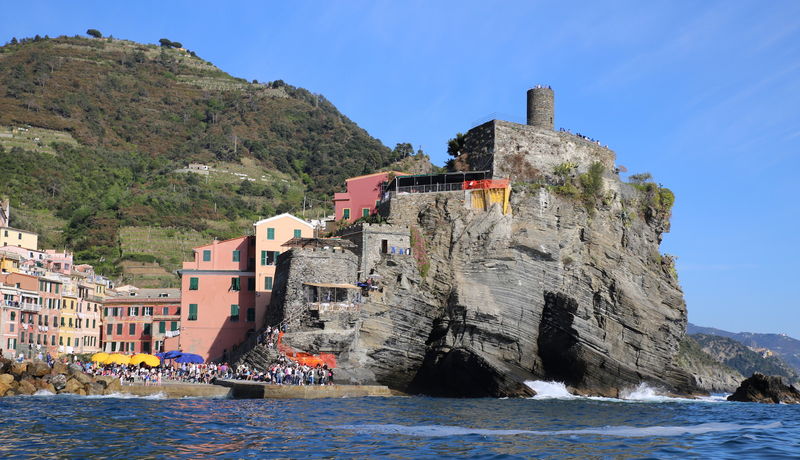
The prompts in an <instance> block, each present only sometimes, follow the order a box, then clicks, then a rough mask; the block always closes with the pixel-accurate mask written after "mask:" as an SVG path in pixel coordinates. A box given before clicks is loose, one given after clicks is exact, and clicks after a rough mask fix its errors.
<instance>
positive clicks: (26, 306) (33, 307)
mask: <svg viewBox="0 0 800 460" xmlns="http://www.w3.org/2000/svg"><path fill="white" fill-rule="evenodd" d="M19 307H20V308H21V309H23V310H25V311H42V306H41V305H39V304H36V303H29V302H20V303H19Z"/></svg>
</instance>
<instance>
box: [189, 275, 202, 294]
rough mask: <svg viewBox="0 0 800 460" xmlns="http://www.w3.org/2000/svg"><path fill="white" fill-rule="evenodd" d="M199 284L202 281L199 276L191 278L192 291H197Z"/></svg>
mask: <svg viewBox="0 0 800 460" xmlns="http://www.w3.org/2000/svg"><path fill="white" fill-rule="evenodd" d="M199 284H200V283H199V279H198V278H189V290H190V291H196V290H197V288H198V285H199Z"/></svg>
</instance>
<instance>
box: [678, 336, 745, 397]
mask: <svg viewBox="0 0 800 460" xmlns="http://www.w3.org/2000/svg"><path fill="white" fill-rule="evenodd" d="M676 363H677V364H678V367H680V368H681V369H683V370H684V371H686V372H688V373H689V374H691V375H692V376H693V377H694V378H695V381H696V382H697V385H698V386H699V387H700V388H702V389H704V390H706V391H709V392H712V393H718V392H725V393H732V392H734V391H736V388H738V387H739V384H740V383H741V382H742V380H744V376H742V374H741V373H739V371H737V370H735V369H733V368H731V367H730V366H727V365H725V364H722V363H721V362H720V361H719V360H717V359H714V358H713V357H711V356H709V354H708V353H706V352H705V351H703V347H701V346H700V344H699V343H697V341H696V340H694V339H693V338H692V337H690V336H688V335H687V336H684V338H683V340H681V343H680V348H679V349H678V356H677V357H676Z"/></svg>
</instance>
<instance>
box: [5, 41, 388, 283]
mask: <svg viewBox="0 0 800 460" xmlns="http://www.w3.org/2000/svg"><path fill="white" fill-rule="evenodd" d="M162 41H163V40H162ZM177 45H179V44H177V43H171V42H170V41H169V40H166V46H158V45H146V44H139V43H134V42H130V41H124V40H117V39H110V38H81V37H58V38H47V37H45V38H40V37H38V36H37V37H36V38H35V39H24V40H17V39H16V38H15V39H13V40H11V42H10V43H8V44H6V45H5V46H3V47H2V48H0V152H2V153H1V154H0V168H2V171H3V181H0V194H2V195H7V196H9V197H10V198H11V203H12V225H15V226H19V227H23V228H29V229H31V230H34V231H39V232H41V233H43V236H44V241H43V243H44V245H51V246H61V245H64V246H66V247H69V248H72V249H73V250H75V251H76V255H77V256H78V258H79V259H80V260H81V261H87V262H93V263H95V264H100V265H101V266H102V267H103V268H104V269H105V270H106V271H113V270H114V269H115V267H117V266H118V262H119V261H120V258H121V257H123V256H124V255H125V254H124V253H125V248H124V244H125V242H124V241H121V239H120V231H121V229H123V228H128V227H131V226H133V227H136V226H139V227H141V226H153V227H162V228H163V227H172V228H177V229H192V231H194V232H199V233H200V235H201V236H202V237H211V236H220V237H229V236H232V235H234V234H236V233H237V232H240V231H242V230H243V229H246V228H248V226H249V224H248V223H247V222H252V220H253V219H257V218H259V217H262V216H268V215H271V214H272V213H275V212H282V211H295V212H299V211H300V206H301V203H302V202H303V196H304V195H306V198H307V202H309V203H312V204H315V205H316V206H317V208H318V209H317V210H316V211H312V212H315V213H316V214H321V213H322V212H323V208H324V206H325V203H324V200H329V196H330V194H331V193H332V192H333V191H335V190H339V189H341V187H342V186H343V181H344V179H345V178H346V177H348V176H354V175H359V174H364V173H370V172H373V171H376V170H379V169H381V168H383V167H386V166H387V165H389V164H390V163H392V162H393V161H395V160H396V159H398V156H399V155H401V153H400V152H398V149H395V150H394V151H393V150H391V149H389V148H387V147H386V146H384V145H382V143H381V142H380V141H379V140H377V139H374V138H372V137H371V136H370V135H369V134H368V133H367V132H366V131H364V130H363V129H361V128H359V127H358V126H357V125H356V124H355V123H353V122H352V121H350V120H349V119H348V118H347V117H345V116H344V115H342V114H341V113H339V111H338V110H337V109H336V108H335V107H334V106H333V105H332V104H331V103H330V102H329V101H327V100H326V99H325V98H324V97H323V96H321V95H317V94H313V93H311V92H309V91H307V90H305V89H302V88H296V87H293V86H291V85H288V84H285V83H283V82H282V81H280V80H278V81H273V82H270V83H258V82H256V81H253V82H247V81H245V80H242V79H239V78H234V77H232V76H230V75H228V74H227V73H225V72H223V71H222V70H220V69H218V68H216V67H215V66H213V65H212V64H211V63H209V62H207V61H204V60H203V59H201V58H200V57H197V56H196V55H195V53H194V52H193V51H187V50H186V49H183V48H180V47H179V46H177ZM188 163H204V164H208V165H210V166H211V167H212V168H213V170H214V171H213V172H212V174H210V175H209V176H205V177H204V176H201V175H198V174H192V173H181V172H176V170H178V169H180V168H185V167H186V166H187V164H188ZM327 206H330V203H328V204H327ZM14 209H16V210H17V212H16V213H15V212H14V211H13V210H14ZM15 216H16V217H15ZM176 258H177V257H176ZM173 262H176V261H174V260H173Z"/></svg>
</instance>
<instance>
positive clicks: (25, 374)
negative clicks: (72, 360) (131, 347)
mask: <svg viewBox="0 0 800 460" xmlns="http://www.w3.org/2000/svg"><path fill="white" fill-rule="evenodd" d="M120 389H121V384H120V381H119V379H118V378H115V377H97V378H92V377H90V376H89V375H87V374H85V373H84V372H83V369H82V368H81V367H80V366H78V365H76V364H72V365H69V366H67V365H66V364H63V363H55V364H54V365H53V367H50V366H49V365H48V364H47V363H45V362H44V361H39V360H34V361H28V362H22V363H16V362H13V361H10V360H7V359H0V396H15V395H32V394H34V393H36V392H37V391H40V390H45V391H49V392H50V393H56V394H60V393H72V394H77V395H84V396H85V395H105V394H111V393H115V392H118V391H119V390H120Z"/></svg>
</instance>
